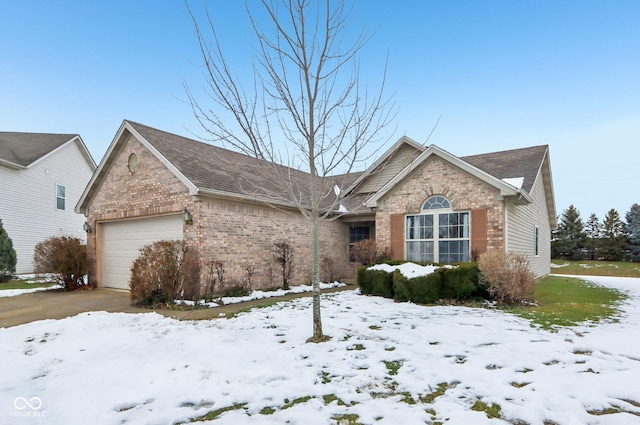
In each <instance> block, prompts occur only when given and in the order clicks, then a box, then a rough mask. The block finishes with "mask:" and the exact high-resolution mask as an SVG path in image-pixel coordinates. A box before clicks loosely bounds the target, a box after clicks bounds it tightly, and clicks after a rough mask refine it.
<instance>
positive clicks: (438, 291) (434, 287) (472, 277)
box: [357, 263, 488, 304]
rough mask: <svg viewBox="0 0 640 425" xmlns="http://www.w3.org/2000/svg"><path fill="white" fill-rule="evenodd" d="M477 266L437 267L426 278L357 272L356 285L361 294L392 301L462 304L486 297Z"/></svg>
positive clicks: (375, 272)
mask: <svg viewBox="0 0 640 425" xmlns="http://www.w3.org/2000/svg"><path fill="white" fill-rule="evenodd" d="M478 274H479V271H478V265H477V264H475V263H462V264H460V265H458V266H456V267H441V268H439V269H437V270H436V271H435V272H433V273H431V274H428V275H426V276H419V277H414V278H411V279H409V278H407V277H405V276H404V275H403V274H402V273H400V271H399V270H395V271H394V272H393V273H388V272H385V271H382V270H367V267H366V266H362V267H360V268H359V269H358V272H357V277H358V286H359V287H360V292H361V293H362V294H371V295H378V296H383V297H387V298H393V299H394V300H395V301H398V302H402V301H411V302H415V303H418V304H433V303H436V302H438V301H439V300H441V299H454V300H456V301H463V300H467V299H473V298H481V297H487V296H488V293H487V292H486V290H485V288H484V285H482V284H481V283H480V282H479V280H478Z"/></svg>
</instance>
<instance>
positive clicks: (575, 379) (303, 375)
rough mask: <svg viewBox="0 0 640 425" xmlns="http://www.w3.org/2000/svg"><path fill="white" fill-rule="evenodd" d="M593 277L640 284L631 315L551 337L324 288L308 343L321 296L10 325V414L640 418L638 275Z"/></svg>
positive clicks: (629, 287)
mask: <svg viewBox="0 0 640 425" xmlns="http://www.w3.org/2000/svg"><path fill="white" fill-rule="evenodd" d="M589 279H592V280H593V281H595V282H597V283H600V284H603V285H609V286H612V287H615V288H619V289H621V290H624V291H628V293H629V295H630V296H629V298H628V300H627V302H626V303H625V304H624V305H623V306H622V311H623V313H622V315H621V317H620V318H619V322H618V323H603V324H599V325H597V326H593V327H589V326H580V327H575V328H563V329H560V330H559V331H558V332H555V333H553V332H548V331H545V330H541V329H537V328H533V327H531V325H530V323H529V322H528V321H526V320H524V319H520V318H518V317H515V316H512V315H509V314H505V313H502V312H500V311H496V310H489V309H473V308H465V307H421V306H417V305H412V304H407V303H400V304H399V303H394V302H393V301H391V300H387V299H382V298H377V297H366V296H361V295H358V294H357V292H355V291H346V292H340V293H335V294H330V295H326V296H324V297H323V324H324V331H325V333H326V334H328V335H331V336H332V339H331V341H329V342H327V343H322V344H308V343H305V340H306V339H307V338H308V337H309V336H311V299H310V298H301V299H296V300H293V301H290V302H286V303H279V304H277V305H275V306H271V307H266V308H261V309H256V310H253V311H251V312H249V313H243V314H240V315H238V316H236V317H235V318H232V319H216V320H209V321H200V322H180V321H177V320H173V319H169V318H165V317H163V316H160V315H157V314H154V313H147V314H135V315H132V314H117V313H111V314H110V313H102V312H98V313H85V314H82V315H79V316H76V317H72V318H67V319H63V320H48V321H42V322H36V323H31V324H27V325H22V326H17V327H13V328H8V329H0V347H1V348H0V356H1V357H0V358H1V361H0V377H1V379H0V423H11V424H22V423H25V424H26V423H46V424H65V425H67V424H85V423H88V422H90V423H94V424H101V425H102V424H123V423H127V424H174V423H178V422H182V421H185V422H186V421H188V420H189V418H193V417H198V416H202V415H205V414H206V413H208V412H211V411H215V410H217V409H221V410H220V412H222V411H223V410H228V411H226V412H224V413H221V414H220V415H219V416H218V417H217V419H216V420H214V421H212V422H211V423H216V424H234V425H235V424H240V425H242V424H283V423H291V424H305V425H313V424H332V423H340V424H347V423H350V422H348V420H347V419H348V418H351V419H355V421H357V422H358V423H362V424H403V425H404V424H425V423H435V422H441V423H445V424H465V425H466V424H500V423H503V424H507V423H513V424H525V423H527V424H532V425H533V424H562V425H565V424H633V423H640V416H639V415H640V384H639V383H640V338H639V334H638V330H639V329H640V279H629V278H600V277H598V278H589ZM479 401H480V402H482V403H485V405H487V406H489V407H491V406H493V408H494V411H495V410H497V409H498V406H499V408H500V415H501V418H499V419H498V418H496V419H492V418H489V417H488V416H487V414H486V413H485V412H483V411H477V410H473V408H474V406H475V408H478V409H482V408H483V407H482V405H481V403H478V402H479ZM615 412H618V413H615ZM625 412H626V413H625ZM603 413H605V414H603ZM356 415H357V416H356ZM211 416H212V417H213V416H215V415H214V414H212V415H211ZM351 423H355V422H351Z"/></svg>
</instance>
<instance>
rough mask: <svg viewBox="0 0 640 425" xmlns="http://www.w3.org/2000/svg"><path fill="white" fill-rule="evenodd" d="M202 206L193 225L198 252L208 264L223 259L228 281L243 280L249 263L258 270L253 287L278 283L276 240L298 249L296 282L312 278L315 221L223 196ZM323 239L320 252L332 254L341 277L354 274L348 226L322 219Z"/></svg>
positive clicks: (202, 202)
mask: <svg viewBox="0 0 640 425" xmlns="http://www.w3.org/2000/svg"><path fill="white" fill-rule="evenodd" d="M198 204H199V205H198V209H199V213H198V219H194V224H193V226H194V227H195V228H196V232H197V233H198V235H199V238H198V251H199V254H200V256H201V258H202V259H203V261H205V262H207V261H210V260H215V261H221V262H223V263H224V264H225V272H226V276H227V278H228V279H230V280H236V281H237V280H241V279H242V278H243V275H244V274H245V271H246V267H247V266H249V265H250V266H252V267H253V269H254V273H255V274H254V276H253V278H252V280H253V286H254V287H263V288H267V287H270V286H271V285H274V286H280V285H281V282H282V279H281V275H280V274H279V273H281V272H280V270H279V269H278V267H279V266H278V265H277V264H276V263H274V261H273V256H272V251H273V244H274V243H275V242H279V241H287V242H288V243H289V244H290V245H291V246H293V248H294V273H293V284H294V285H298V284H309V283H310V282H311V270H312V263H311V249H312V247H311V223H310V221H308V220H307V219H305V218H304V217H303V216H302V215H301V214H300V213H299V212H295V211H292V212H284V211H280V210H277V209H274V208H271V207H268V206H263V205H258V204H250V203H240V202H230V201H229V200H222V199H203V200H201V201H199V202H198ZM320 241H321V242H320V256H321V257H330V258H332V259H333V261H334V263H335V265H336V269H337V271H338V275H339V276H341V277H347V276H348V275H349V274H350V272H351V269H350V268H349V263H348V260H349V257H348V227H347V225H346V224H344V223H342V222H340V221H325V222H322V223H321V224H320ZM270 267H271V273H272V276H273V282H271V280H270V278H269V268H270ZM323 277H325V276H323V275H322V273H321V278H323Z"/></svg>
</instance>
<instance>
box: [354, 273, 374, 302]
mask: <svg viewBox="0 0 640 425" xmlns="http://www.w3.org/2000/svg"><path fill="white" fill-rule="evenodd" d="M356 281H357V282H358V287H359V288H360V293H361V294H364V295H371V294H373V273H371V271H369V270H367V266H360V267H358V270H356Z"/></svg>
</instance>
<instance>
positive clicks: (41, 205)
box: [0, 132, 96, 274]
mask: <svg viewBox="0 0 640 425" xmlns="http://www.w3.org/2000/svg"><path fill="white" fill-rule="evenodd" d="M95 169H96V164H95V162H94V161H93V158H91V155H90V154H89V151H87V148H86V146H85V145H84V142H83V141H82V139H81V138H80V136H79V135H77V134H45V133H14V132H0V182H2V184H0V218H1V219H2V223H3V225H4V227H5V229H6V231H7V233H8V234H9V237H10V238H11V240H12V241H13V247H14V248H15V250H16V254H17V257H18V263H17V265H16V273H17V274H25V273H33V250H34V247H35V246H36V244H37V243H39V242H42V241H44V240H45V239H47V238H49V237H51V236H63V235H67V236H75V237H79V238H80V239H81V240H83V241H84V240H85V232H84V231H83V223H84V221H85V219H84V217H82V216H81V215H79V214H76V213H75V211H74V209H73V208H74V206H75V204H76V203H77V202H78V200H79V199H80V195H81V194H82V191H83V190H84V188H85V187H86V185H87V182H88V181H89V179H90V178H91V176H92V174H93V172H94V171H95Z"/></svg>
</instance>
